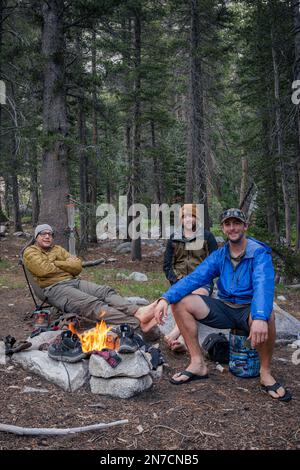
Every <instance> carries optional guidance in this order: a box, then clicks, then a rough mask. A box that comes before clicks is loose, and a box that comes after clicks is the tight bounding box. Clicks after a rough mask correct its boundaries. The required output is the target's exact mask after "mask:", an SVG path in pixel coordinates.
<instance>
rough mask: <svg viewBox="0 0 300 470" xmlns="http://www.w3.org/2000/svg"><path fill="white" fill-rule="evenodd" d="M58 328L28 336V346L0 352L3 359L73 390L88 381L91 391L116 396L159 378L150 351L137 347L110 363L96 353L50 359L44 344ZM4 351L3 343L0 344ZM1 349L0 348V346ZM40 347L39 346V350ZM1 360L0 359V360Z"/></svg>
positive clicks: (133, 392) (145, 386) (128, 394)
mask: <svg viewBox="0 0 300 470" xmlns="http://www.w3.org/2000/svg"><path fill="white" fill-rule="evenodd" d="M60 334H61V331H47V332H44V333H41V334H39V335H38V336H36V337H34V338H28V340H30V342H31V343H32V346H31V347H30V348H29V349H27V350H26V351H22V352H19V353H16V354H14V355H13V356H12V358H11V359H10V358H9V357H8V356H5V355H4V354H2V355H1V357H2V359H3V361H4V363H5V362H8V361H12V362H13V363H16V364H19V365H21V366H22V367H23V368H24V369H26V370H29V371H30V372H33V373H35V374H37V375H39V376H41V377H43V378H45V379H47V380H48V381H49V382H52V383H54V384H56V385H57V386H59V387H60V388H62V389H63V390H65V391H69V392H73V391H76V390H78V389H79V388H80V387H82V386H83V385H85V384H86V383H88V382H90V387H91V392H92V393H94V394H100V395H109V396H111V397H117V398H130V397H132V396H134V395H136V394H139V393H141V392H143V391H144V390H148V389H149V388H151V386H152V383H153V378H160V377H161V375H162V366H159V367H158V369H157V370H152V364H151V361H150V355H149V354H148V353H144V352H143V351H141V350H137V351H136V352H134V353H131V354H119V356H120V358H121V362H120V363H119V364H118V365H117V366H116V367H115V368H113V367H111V366H110V365H109V364H108V363H107V362H106V360H105V359H104V358H103V357H101V356H100V355H97V354H91V355H90V357H89V359H88V358H87V359H82V360H80V361H79V362H76V363H67V362H62V361H57V360H53V359H51V358H50V357H49V356H48V353H47V350H45V349H44V348H45V347H47V346H49V345H50V344H51V343H53V342H54V341H55V339H56V337H57V336H58V335H60ZM2 346H3V348H2V351H3V353H4V345H3V344H2ZM0 349H1V348H0ZM40 349H42V350H40ZM2 363H3V362H2Z"/></svg>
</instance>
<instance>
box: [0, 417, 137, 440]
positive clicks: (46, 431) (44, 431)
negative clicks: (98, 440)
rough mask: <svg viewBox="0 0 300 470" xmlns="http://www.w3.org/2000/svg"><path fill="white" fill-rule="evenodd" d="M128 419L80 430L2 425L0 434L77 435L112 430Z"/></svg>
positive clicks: (0, 424)
mask: <svg viewBox="0 0 300 470" xmlns="http://www.w3.org/2000/svg"><path fill="white" fill-rule="evenodd" d="M127 423H128V419H123V420H121V421H112V422H111V423H99V424H91V425H90V426H82V427H79V428H65V429H63V428H23V427H21V426H13V425H11V424H3V423H0V432H1V431H2V432H10V433H12V434H19V435H21V436H38V435H48V436H64V435H66V434H75V433H79V432H87V431H99V430H100V429H106V428H110V427H112V426H119V425H120V424H127Z"/></svg>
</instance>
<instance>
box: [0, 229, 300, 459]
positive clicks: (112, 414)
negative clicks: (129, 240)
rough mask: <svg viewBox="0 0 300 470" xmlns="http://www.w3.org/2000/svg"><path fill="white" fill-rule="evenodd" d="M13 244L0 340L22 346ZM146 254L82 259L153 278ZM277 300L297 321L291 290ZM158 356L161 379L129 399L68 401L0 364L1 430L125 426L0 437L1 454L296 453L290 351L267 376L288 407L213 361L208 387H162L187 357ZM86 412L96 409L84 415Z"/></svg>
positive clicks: (299, 369)
mask: <svg viewBox="0 0 300 470" xmlns="http://www.w3.org/2000/svg"><path fill="white" fill-rule="evenodd" d="M22 245H24V239H20V238H17V237H13V236H11V235H10V236H8V237H6V238H5V239H1V240H0V254H1V259H2V261H1V262H0V296H1V302H0V331H1V336H6V335H8V334H11V335H13V336H15V337H16V338H17V339H25V338H26V337H27V336H28V335H29V334H30V332H31V330H32V319H31V318H30V313H31V312H32V311H33V302H32V299H31V297H30V294H29V291H28V288H27V287H26V285H25V282H24V276H23V273H22V269H21V268H20V267H18V266H17V261H18V258H17V256H18V253H19V250H20V247H21V246H22ZM149 253H150V252H149V249H148V247H147V248H146V249H145V250H144V258H143V261H142V262H140V263H138V262H137V263H132V262H131V261H130V255H119V254H116V253H115V252H114V251H113V250H111V249H107V250H105V249H104V248H103V246H100V245H99V246H94V247H92V248H91V249H90V250H89V251H88V255H87V258H86V259H97V258H100V257H102V256H103V255H104V256H105V257H110V256H113V257H114V258H116V259H117V261H115V262H114V263H113V268H114V270H116V271H117V272H122V270H123V269H124V270H127V271H128V270H129V271H140V272H144V273H147V274H149V275H151V273H160V272H161V266H162V257H153V256H151V254H149ZM91 270H94V271H101V272H102V273H104V272H105V270H108V273H111V270H112V265H111V263H110V264H108V265H99V266H96V267H94V268H89V270H88V272H85V273H84V275H83V277H84V278H86V279H92V278H93V276H92V275H91ZM108 278H109V276H108ZM160 282H162V285H166V286H167V284H164V283H163V281H160ZM107 283H109V282H107ZM111 285H113V283H111ZM125 289H126V282H125ZM129 290H130V289H129ZM278 293H279V292H278ZM282 293H283V292H282V289H281V290H280V294H282ZM128 295H133V294H132V293H128ZM284 295H285V297H286V299H287V300H286V301H284V302H279V301H277V302H278V304H279V305H280V306H281V307H282V308H283V309H285V310H287V311H288V312H290V313H292V314H294V315H295V316H296V317H298V318H300V292H299V290H297V291H295V290H292V289H290V290H287V289H286V290H284ZM149 300H152V299H149ZM160 347H161V350H162V352H163V355H164V357H165V360H166V362H167V364H168V365H167V367H165V369H164V374H163V376H162V378H161V379H159V380H156V381H155V382H154V384H153V387H152V388H151V389H150V390H149V391H147V392H144V393H142V394H140V395H138V396H136V397H133V398H131V399H129V400H121V399H114V398H108V397H106V396H100V395H93V394H92V393H91V392H90V390H89V386H88V385H87V386H86V387H83V388H81V389H79V390H78V391H76V392H74V393H68V392H65V391H63V390H62V389H60V388H58V387H57V386H55V385H54V384H51V383H49V382H47V381H46V380H45V379H42V378H40V377H38V376H36V375H34V374H31V373H28V371H25V370H23V369H22V368H21V367H19V366H17V365H14V366H11V365H9V364H7V365H0V400H1V403H2V406H1V411H0V422H1V423H6V424H13V425H17V426H24V427H64V428H67V427H78V426H87V425H91V424H95V423H99V422H111V421H116V420H122V419H128V421H129V422H128V424H126V425H122V426H117V427H113V428H110V429H108V430H104V431H101V432H100V431H99V432H87V433H81V434H73V435H68V436H60V437H58V436H56V437H48V436H47V437H45V436H17V435H14V434H8V433H4V432H1V433H0V449H1V450H4V449H6V450H8V449H11V450H16V449H27V450H43V449H49V450H58V449H80V450H84V449H87V450H98V451H99V450H113V449H119V450H135V449H142V450H144V451H147V450H154V449H158V450H167V449H168V450H179V449H181V450H186V451H187V450H200V449H201V450H202V449H300V425H299V415H300V406H299V405H300V365H294V364H293V363H292V361H291V355H292V352H293V350H291V349H290V348H288V347H287V346H286V345H284V346H283V345H277V346H276V348H275V352H274V361H273V371H274V375H275V377H276V379H278V380H280V381H282V383H283V384H286V385H287V386H288V388H289V389H290V390H291V391H292V393H293V400H292V401H291V402H290V403H288V404H285V403H280V402H278V401H276V400H274V399H272V398H271V397H269V396H267V395H266V394H265V393H263V392H262V391H261V389H260V387H259V380H258V379H248V380H246V379H239V378H237V377H234V376H233V375H231V374H230V373H220V372H219V371H218V370H216V369H215V364H214V363H212V362H209V373H210V378H209V380H206V381H204V382H203V383H202V382H192V383H190V384H187V385H182V386H174V385H171V384H170V382H169V378H170V376H171V375H173V374H174V373H175V372H177V371H180V370H183V369H184V368H185V366H186V365H187V364H188V356H187V355H186V354H181V355H178V354H175V353H172V352H171V351H169V350H168V349H167V348H166V346H165V344H164V342H163V341H161V342H160ZM28 377H30V379H28ZM24 385H30V386H31V387H35V388H39V387H40V388H44V389H47V390H48V393H22V389H23V387H24ZM95 404H100V405H99V407H92V406H91V405H95Z"/></svg>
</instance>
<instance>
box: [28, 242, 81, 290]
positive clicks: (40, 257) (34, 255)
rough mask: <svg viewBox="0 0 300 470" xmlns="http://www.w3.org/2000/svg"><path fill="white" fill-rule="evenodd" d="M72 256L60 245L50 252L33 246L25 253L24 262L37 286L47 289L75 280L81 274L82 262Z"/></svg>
mask: <svg viewBox="0 0 300 470" xmlns="http://www.w3.org/2000/svg"><path fill="white" fill-rule="evenodd" d="M71 256H72V255H71V254H70V253H69V252H68V251H67V250H65V249H64V248H63V247H61V246H59V245H54V246H53V247H52V248H51V249H50V250H49V251H48V250H42V249H41V248H39V247H38V246H36V245H31V246H29V247H28V248H26V250H25V251H24V253H23V260H24V263H25V266H26V268H27V269H28V270H29V271H30V272H31V274H32V275H33V277H34V279H35V280H36V282H37V284H38V285H39V286H40V287H42V288H45V287H48V286H52V285H53V284H57V283H58V282H61V281H67V280H69V279H73V278H74V277H75V276H77V275H78V274H79V273H80V272H81V270H82V264H81V260H80V259H79V258H76V257H72V258H70V257H71Z"/></svg>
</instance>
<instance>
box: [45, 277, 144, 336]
mask: <svg viewBox="0 0 300 470" xmlns="http://www.w3.org/2000/svg"><path fill="white" fill-rule="evenodd" d="M44 294H45V296H46V297H47V301H48V302H49V303H50V304H51V305H53V306H54V307H57V308H58V309H60V310H62V311H63V312H65V313H76V314H77V315H81V316H83V317H86V318H89V319H90V320H94V321H99V319H100V314H101V312H103V311H105V315H104V317H103V319H104V321H105V322H106V323H108V324H110V325H120V324H121V323H129V324H130V325H131V326H132V327H133V328H137V327H138V326H139V324H140V322H139V320H138V319H137V318H135V317H134V316H133V315H134V313H135V312H136V311H137V309H138V306H137V305H135V304H132V303H130V302H128V301H127V300H126V299H125V298H124V297H122V296H121V295H118V294H117V292H116V291H115V290H114V289H112V288H111V287H109V286H99V285H98V284H95V283H94V282H88V281H84V280H82V279H79V278H76V279H70V280H68V281H63V282H59V283H58V284H54V285H53V286H49V287H46V288H45V289H44Z"/></svg>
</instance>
